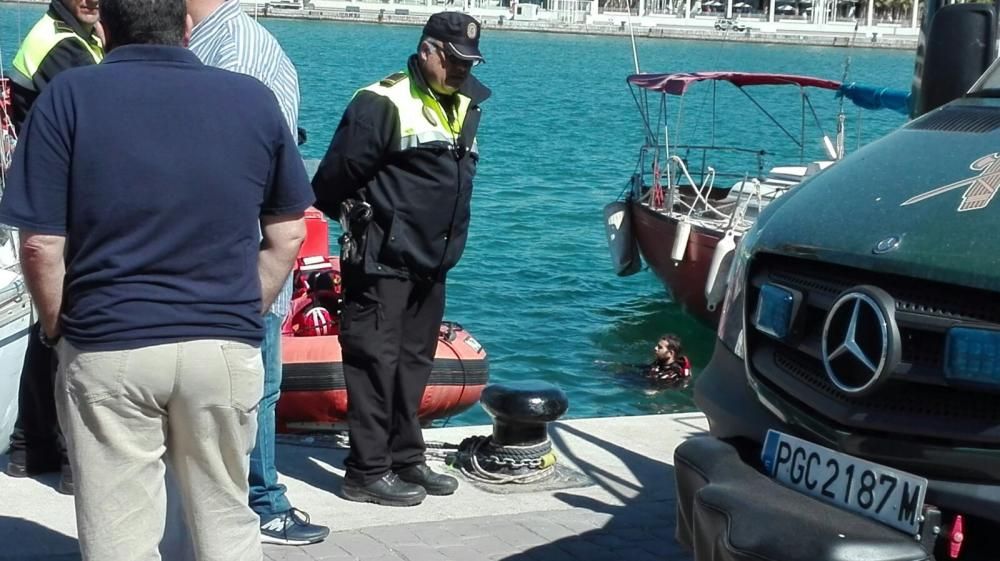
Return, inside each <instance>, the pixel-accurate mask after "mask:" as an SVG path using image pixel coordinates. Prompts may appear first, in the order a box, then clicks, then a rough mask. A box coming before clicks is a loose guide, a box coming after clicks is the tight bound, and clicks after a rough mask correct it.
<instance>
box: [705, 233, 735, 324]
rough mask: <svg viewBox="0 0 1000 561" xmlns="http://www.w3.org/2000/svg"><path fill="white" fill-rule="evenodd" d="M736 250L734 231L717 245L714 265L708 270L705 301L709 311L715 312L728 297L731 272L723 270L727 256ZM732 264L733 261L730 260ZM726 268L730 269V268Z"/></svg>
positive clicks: (727, 234) (726, 234)
mask: <svg viewBox="0 0 1000 561" xmlns="http://www.w3.org/2000/svg"><path fill="white" fill-rule="evenodd" d="M735 249H736V234H735V233H734V232H733V231H732V230H726V233H725V234H724V235H723V236H722V239H721V240H719V243H717V244H716V245H715V252H714V253H712V265H711V266H710V267H709V268H708V277H706V279H705V301H706V302H707V304H708V306H707V307H708V311H710V312H714V311H715V307H716V306H718V305H719V303H720V302H722V299H723V298H725V297H726V280H727V277H728V276H729V271H724V270H722V269H723V268H724V267H723V264H724V263H726V262H727V259H726V256H728V255H730V254H731V253H733V250H735ZM728 262H729V263H732V260H731V259H730V260H728ZM725 268H727V269H728V266H726V267H725Z"/></svg>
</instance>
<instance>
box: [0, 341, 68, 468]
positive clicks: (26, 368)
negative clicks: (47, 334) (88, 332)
mask: <svg viewBox="0 0 1000 561" xmlns="http://www.w3.org/2000/svg"><path fill="white" fill-rule="evenodd" d="M40 329H41V324H40V323H37V322H36V323H35V324H34V325H32V326H31V334H30V335H29V337H28V349H27V351H26V352H25V354H24V364H23V365H22V366H21V385H20V389H19V390H18V393H17V420H16V421H15V422H14V433H13V435H12V436H11V439H10V445H11V448H12V449H24V450H27V452H28V455H29V456H32V457H33V458H32V459H30V460H29V461H30V462H34V461H35V460H34V458H39V459H43V458H46V457H52V456H55V457H58V455H62V456H63V457H64V458H65V447H64V444H63V442H62V438H61V434H62V433H61V432H60V430H59V419H58V417H57V416H56V397H55V373H56V355H55V352H54V351H53V350H52V349H50V348H48V347H46V346H45V345H43V344H42V341H41V338H39V336H38V332H39V330H40Z"/></svg>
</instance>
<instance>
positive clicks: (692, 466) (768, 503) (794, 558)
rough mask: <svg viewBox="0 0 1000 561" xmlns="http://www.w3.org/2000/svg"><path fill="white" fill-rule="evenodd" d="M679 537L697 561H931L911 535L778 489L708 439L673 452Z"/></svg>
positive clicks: (695, 440) (731, 449) (726, 446)
mask: <svg viewBox="0 0 1000 561" xmlns="http://www.w3.org/2000/svg"><path fill="white" fill-rule="evenodd" d="M674 467H675V470H676V477H677V540H678V541H679V542H680V543H681V544H683V545H685V546H687V547H689V548H690V549H692V550H693V552H694V557H695V560H696V561H761V560H768V561H816V560H817V559H823V560H825V561H860V560H865V561H930V560H932V559H933V557H932V556H931V554H929V553H928V552H927V551H925V550H924V548H923V547H921V545H920V544H919V543H918V542H917V541H916V540H915V539H914V538H913V537H911V536H907V535H905V534H903V533H900V532H898V531H896V530H893V529H891V528H889V527H887V526H884V525H882V524H879V523H878V522H875V521H872V520H869V519H868V518H865V517H862V516H858V515H856V514H853V513H850V512H847V511H844V510H840V509H838V508H836V507H834V506H830V505H828V504H826V503H823V502H820V501H817V500H816V499H813V498H812V497H809V496H806V495H803V494H800V493H798V492H796V491H793V490H792V489H789V488H787V487H784V486H782V485H780V484H778V483H777V482H775V481H773V480H772V479H770V478H768V477H766V476H764V475H763V474H761V473H759V472H758V471H757V470H755V469H754V468H752V467H750V466H749V465H747V464H746V463H744V462H743V460H742V459H741V458H740V455H739V454H738V453H737V451H736V449H735V448H734V447H733V446H731V445H729V444H727V443H725V442H723V441H721V440H719V439H717V438H713V437H696V438H692V439H689V440H687V441H686V442H684V443H683V444H681V445H680V446H679V447H678V448H677V450H676V451H675V453H674Z"/></svg>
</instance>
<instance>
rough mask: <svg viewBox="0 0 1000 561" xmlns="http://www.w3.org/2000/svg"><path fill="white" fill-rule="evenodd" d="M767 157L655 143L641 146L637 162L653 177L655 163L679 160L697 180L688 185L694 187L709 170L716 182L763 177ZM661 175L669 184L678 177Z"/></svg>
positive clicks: (762, 152) (741, 150) (741, 148)
mask: <svg viewBox="0 0 1000 561" xmlns="http://www.w3.org/2000/svg"><path fill="white" fill-rule="evenodd" d="M770 155H771V154H770V153H769V152H768V151H767V150H763V149H758V148H746V147H744V146H719V145H701V144H674V145H668V144H666V143H659V144H647V145H646V146H644V147H643V154H642V156H641V158H640V159H641V160H642V161H641V165H642V169H643V170H644V172H648V173H656V168H657V167H658V166H657V164H658V163H659V162H663V161H668V160H669V159H670V158H671V157H674V156H676V157H680V158H681V159H682V160H683V161H684V163H685V167H686V168H687V169H688V171H689V172H690V175H691V176H692V177H694V178H696V179H697V181H695V182H694V183H691V184H690V185H691V186H692V187H694V186H696V185H701V184H702V183H703V181H704V179H705V174H707V173H708V170H709V168H712V169H713V170H714V171H713V175H715V177H716V178H718V179H723V178H725V179H732V180H733V181H738V180H740V179H743V178H744V177H746V176H747V175H751V176H754V177H758V178H759V177H763V174H764V171H765V159H766V158H767V157H768V156H770ZM751 158H752V159H751ZM699 160H700V161H699ZM692 164H694V165H692ZM726 169H738V170H739V171H734V172H727V171H724V170H726ZM665 171H666V173H667V174H668V176H670V181H671V182H673V180H674V178H675V177H678V176H676V175H673V173H672V170H670V169H667V170H665ZM678 179H679V177H678Z"/></svg>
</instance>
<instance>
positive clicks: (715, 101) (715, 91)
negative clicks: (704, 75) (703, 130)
mask: <svg viewBox="0 0 1000 561" xmlns="http://www.w3.org/2000/svg"><path fill="white" fill-rule="evenodd" d="M718 92H719V83H718V82H716V81H714V80H713V81H712V146H715V116H716V113H715V111H716V108H717V107H718V102H719V98H718V95H717V94H718Z"/></svg>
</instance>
